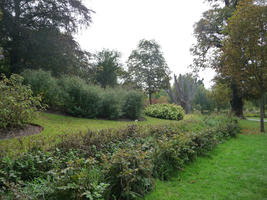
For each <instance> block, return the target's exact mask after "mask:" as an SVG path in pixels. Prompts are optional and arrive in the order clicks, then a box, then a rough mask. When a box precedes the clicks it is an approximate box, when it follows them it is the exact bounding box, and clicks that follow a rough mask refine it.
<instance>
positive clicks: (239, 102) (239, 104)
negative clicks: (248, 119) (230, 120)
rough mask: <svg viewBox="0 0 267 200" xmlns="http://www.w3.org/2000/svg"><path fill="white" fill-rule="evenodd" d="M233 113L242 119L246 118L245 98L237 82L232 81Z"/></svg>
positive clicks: (231, 102)
mask: <svg viewBox="0 0 267 200" xmlns="http://www.w3.org/2000/svg"><path fill="white" fill-rule="evenodd" d="M230 104H231V114H233V115H234V116H237V117H239V118H241V119H245V117H244V114H243V105H244V104H243V99H242V96H241V95H240V93H239V91H238V88H237V86H236V84H234V83H232V97H231V101H230Z"/></svg>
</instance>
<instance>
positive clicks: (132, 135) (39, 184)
mask: <svg viewBox="0 0 267 200" xmlns="http://www.w3.org/2000/svg"><path fill="white" fill-rule="evenodd" d="M239 131H240V129H239V126H238V122H237V121H236V120H235V119H232V118H227V117H225V116H211V117H202V118H197V119H195V120H183V121H180V122H175V123H170V124H165V125H160V126H138V125H131V126H128V127H126V128H123V129H107V130H101V131H90V130H89V131H88V132H87V133H86V134H82V133H81V134H76V135H64V136H62V137H61V141H60V142H59V144H57V145H56V146H55V147H53V148H50V149H47V150H46V151H45V152H44V151H40V150H35V151H30V152H26V153H23V154H21V155H20V156H18V157H16V158H7V157H6V158H2V160H1V161H0V195H2V196H3V197H7V196H10V198H9V199H78V200H82V199H97V200H103V199H121V200H123V199H137V198H141V197H143V196H144V195H145V194H146V193H147V192H148V191H150V190H151V189H153V186H154V180H155V178H160V179H163V180H168V178H169V177H170V175H171V174H172V172H173V170H181V169H183V168H184V165H185V164H186V163H188V162H190V161H192V160H194V159H195V158H196V157H197V156H198V155H200V154H204V153H205V152H207V151H209V150H211V149H213V148H214V146H216V145H217V144H218V143H220V142H223V141H224V140H226V139H228V138H231V137H234V136H235V135H236V134H238V133H239ZM41 166H43V168H42V167H41ZM42 188H45V189H46V190H44V189H42ZM15 196H17V197H16V198H15ZM6 199H8V198H6Z"/></svg>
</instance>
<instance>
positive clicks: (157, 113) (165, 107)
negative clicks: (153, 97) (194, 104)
mask: <svg viewBox="0 0 267 200" xmlns="http://www.w3.org/2000/svg"><path fill="white" fill-rule="evenodd" d="M145 114H146V115H148V116H151V117H156V118H160V119H170V120H182V119H183V118H184V115H185V112H184V110H183V108H182V107H181V106H177V105H175V104H152V105H149V106H147V107H146V108H145Z"/></svg>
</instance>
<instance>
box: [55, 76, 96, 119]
mask: <svg viewBox="0 0 267 200" xmlns="http://www.w3.org/2000/svg"><path fill="white" fill-rule="evenodd" d="M58 83H59V85H60V87H61V88H62V90H63V97H62V98H63V99H64V111H65V112H67V113H69V114H71V115H73V116H78V117H87V118H95V117H96V116H97V114H98V112H99V106H100V105H99V104H100V102H101V99H100V94H99V91H100V92H101V88H99V87H97V86H89V85H88V84H87V83H86V82H85V81H84V80H82V79H80V78H78V77H74V76H72V77H70V76H64V77H62V78H61V79H59V81H58Z"/></svg>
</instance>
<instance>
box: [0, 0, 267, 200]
mask: <svg viewBox="0 0 267 200" xmlns="http://www.w3.org/2000/svg"><path fill="white" fill-rule="evenodd" d="M87 3H88V2H87ZM87 3H84V1H81V0H64V1H62V0H54V1H50V0H40V1H35V0H16V1H15V0H13V1H12V0H2V1H1V3H0V200H2V199H3V200H40V199H42V200H66V199H69V200H86V199H89V200H141V199H147V200H157V199H159V200H165V199H166V200H172V199H173V200H179V199H181V200H187V199H190V200H191V199H201V200H211V199H214V200H215V199H216V200H221V199H230V200H231V199H232V200H239V199H240V200H252V199H253V200H264V199H266V198H267V167H266V163H267V145H266V141H267V135H266V132H265V129H264V127H265V123H266V122H267V120H266V118H265V110H266V103H267V102H266V99H267V96H266V92H267V76H266V74H267V71H266V66H267V65H266V59H265V58H266V56H267V54H266V53H267V51H266V41H265V39H266V37H265V36H267V35H266V33H267V32H266V29H265V26H266V21H267V18H266V17H267V15H266V14H265V13H266V3H265V2H263V1H257V0H242V1H241V0H240V1H238V0H235V1H234V0H230V1H219V0H218V1H217V0H209V1H208V3H209V6H210V9H209V10H207V11H205V12H204V13H203V15H202V17H201V18H200V20H199V21H198V22H196V23H195V25H194V37H195V38H196V43H195V44H193V46H192V47H191V48H190V51H191V54H192V57H191V58H192V64H191V65H190V67H189V68H188V69H189V70H187V71H188V73H184V74H175V72H172V71H171V69H170V68H169V67H168V64H167V63H168V62H170V60H165V57H164V52H163V50H162V48H161V45H160V44H159V43H158V42H157V41H156V40H155V39H151V40H147V39H141V40H139V42H138V44H137V46H136V48H135V49H133V50H132V51H131V53H130V54H129V56H128V58H127V60H124V61H125V62H122V59H123V58H125V57H124V56H125V55H124V54H122V53H121V52H119V51H117V50H111V49H106V48H103V49H102V50H98V51H95V52H93V51H91V50H90V52H89V51H87V50H84V49H82V48H81V46H80V44H79V42H78V40H77V37H79V36H78V35H79V34H77V33H78V32H79V31H80V30H82V29H83V28H87V27H89V26H90V25H91V24H92V16H93V15H94V14H95V11H94V10H92V9H91V8H89V7H88V5H87ZM113 3H114V5H115V2H113ZM183 3H184V2H183ZM183 3H181V4H183ZM93 5H94V4H93ZM144 6H145V5H144ZM111 7H112V6H111V5H110V10H112V8H111ZM117 7H120V6H117ZM147 10H150V11H151V10H152V9H151V7H149V9H146V15H147ZM163 10H164V9H163ZM117 12H118V11H117ZM124 14H127V12H125V13H124ZM112 15H113V14H112ZM110 17H111V16H110ZM125 17H126V15H125ZM110 19H111V18H110ZM152 19H153V17H151V20H152ZM100 21H101V20H100ZM104 21H105V20H104ZM162 21H164V20H162ZM92 30H93V29H92ZM114 31H115V28H114ZM134 32H137V31H134ZM166 32H168V31H166ZM170 32H173V31H170ZM180 32H181V31H180ZM244 33H246V35H244ZM124 34H125V33H124ZM107 35H108V34H107V33H105V37H106V36H107ZM125 35H127V34H125ZM153 35H154V33H153ZM127 38H128V37H127ZM122 39H123V38H120V42H121V41H122ZM101 40H102V39H99V38H98V39H97V41H98V42H99V43H100V42H101ZM127 42H129V44H130V43H131V42H130V41H127ZM172 43H174V42H172ZM236 44H238V45H236ZM165 47H166V46H165V45H164V48H165ZM87 49H88V48H87ZM167 52H168V51H167ZM123 53H125V52H123ZM165 53H166V52H165ZM174 55H176V52H174ZM167 57H168V59H169V56H167ZM185 60H186V59H185ZM176 62H177V66H181V65H182V62H183V59H177V58H176ZM207 68H209V69H212V70H214V71H215V73H216V75H215V76H214V77H213V80H212V85H211V84H210V85H208V86H207V83H206V80H204V79H202V78H201V77H200V74H201V73H200V71H201V70H202V69H207ZM172 70H176V73H177V72H178V71H177V69H175V68H172ZM181 71H183V70H182V69H180V68H179V72H181ZM189 71H190V72H189ZM207 75H208V74H207ZM172 77H173V79H172Z"/></svg>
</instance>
